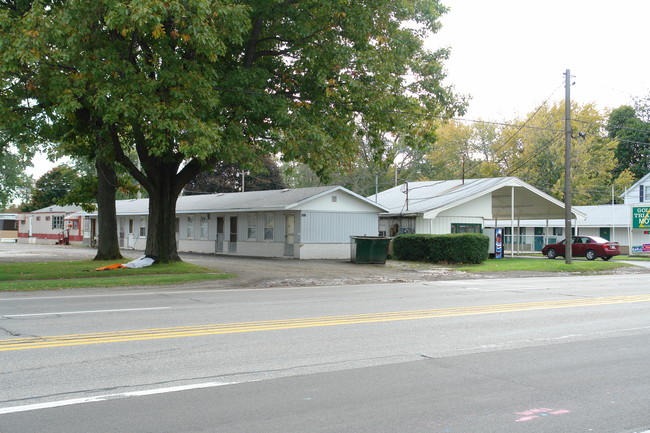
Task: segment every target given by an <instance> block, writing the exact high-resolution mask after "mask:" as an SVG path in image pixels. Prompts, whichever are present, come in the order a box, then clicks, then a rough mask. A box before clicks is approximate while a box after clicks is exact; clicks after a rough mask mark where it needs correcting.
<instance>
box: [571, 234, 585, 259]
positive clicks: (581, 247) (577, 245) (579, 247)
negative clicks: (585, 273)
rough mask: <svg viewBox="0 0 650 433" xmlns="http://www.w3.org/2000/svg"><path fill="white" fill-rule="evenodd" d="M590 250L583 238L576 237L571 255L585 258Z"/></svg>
mask: <svg viewBox="0 0 650 433" xmlns="http://www.w3.org/2000/svg"><path fill="white" fill-rule="evenodd" d="M588 248H589V246H588V245H587V244H586V243H585V240H584V239H583V238H582V237H580V236H576V237H574V238H573V245H572V248H571V253H572V254H573V256H574V257H584V256H585V253H586V252H587V249H588Z"/></svg>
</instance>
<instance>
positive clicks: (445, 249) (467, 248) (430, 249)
mask: <svg viewBox="0 0 650 433" xmlns="http://www.w3.org/2000/svg"><path fill="white" fill-rule="evenodd" d="M489 247H490V239H489V238H488V237H487V236H485V235H482V234H479V233H462V234H448V235H424V234H423V235H399V236H396V237H395V238H394V239H393V257H394V258H396V259H398V260H413V261H420V262H432V263H474V264H478V263H482V262H484V261H485V260H487V258H488V249H489Z"/></svg>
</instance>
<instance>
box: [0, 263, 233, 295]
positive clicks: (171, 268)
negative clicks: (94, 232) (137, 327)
mask: <svg viewBox="0 0 650 433" xmlns="http://www.w3.org/2000/svg"><path fill="white" fill-rule="evenodd" d="M127 261H128V260H127ZM115 263H120V262H119V261H115V260H110V261H93V260H81V261H72V262H49V263H2V264H1V265H0V291H26V290H48V289H71V288H78V287H119V286H162V285H172V284H183V283H189V282H192V281H206V280H217V279H225V278H232V277H234V275H232V274H222V273H218V272H215V271H214V270H212V269H207V268H203V267H201V266H196V265H192V264H189V263H185V262H177V263H168V264H155V265H153V266H149V267H146V268H140V269H130V268H122V269H115V270H110V271H96V270H95V269H97V268H99V267H102V266H107V265H112V264H115ZM124 263H126V261H125V262H124Z"/></svg>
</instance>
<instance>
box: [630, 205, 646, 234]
mask: <svg viewBox="0 0 650 433" xmlns="http://www.w3.org/2000/svg"><path fill="white" fill-rule="evenodd" d="M632 228H633V229H647V228H650V207H648V206H634V207H632Z"/></svg>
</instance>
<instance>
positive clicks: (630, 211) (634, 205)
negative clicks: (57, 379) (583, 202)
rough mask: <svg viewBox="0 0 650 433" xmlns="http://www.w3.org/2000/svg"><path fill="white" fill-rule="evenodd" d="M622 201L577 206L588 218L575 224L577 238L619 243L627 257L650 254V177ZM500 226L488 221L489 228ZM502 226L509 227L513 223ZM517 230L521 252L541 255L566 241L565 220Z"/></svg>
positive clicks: (520, 225) (521, 223)
mask: <svg viewBox="0 0 650 433" xmlns="http://www.w3.org/2000/svg"><path fill="white" fill-rule="evenodd" d="M620 198H622V199H623V201H624V204H604V205H596V206H574V207H573V209H574V210H576V211H578V212H580V213H581V214H582V215H584V216H581V217H579V218H577V219H575V220H574V221H573V224H572V226H573V228H574V234H580V235H586V236H599V237H601V238H604V239H607V240H610V241H612V242H618V243H619V245H620V247H621V251H622V252H623V253H624V254H628V253H643V252H645V253H647V252H650V174H648V175H646V176H644V177H643V178H641V179H640V180H639V181H638V182H636V183H635V184H634V185H632V186H631V187H630V188H628V189H627V190H625V192H624V193H623V194H621V195H620ZM635 211H636V212H635ZM635 214H636V215H637V216H636V218H635ZM644 219H645V220H647V222H646V223H645V224H644V223H643V220H644ZM496 224H497V223H496V222H495V221H488V222H486V227H494V226H495V225H496ZM499 224H500V225H501V226H502V227H503V226H505V227H509V226H510V224H511V222H510V221H500V222H499ZM514 227H515V231H514V233H515V235H516V236H517V238H516V243H517V244H518V245H517V246H518V251H541V249H542V247H543V246H544V245H545V244H547V243H554V242H557V241H560V240H562V239H564V238H565V233H564V219H550V220H545V219H532V220H531V219H529V220H517V221H514ZM508 234H510V233H509V232H508Z"/></svg>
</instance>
